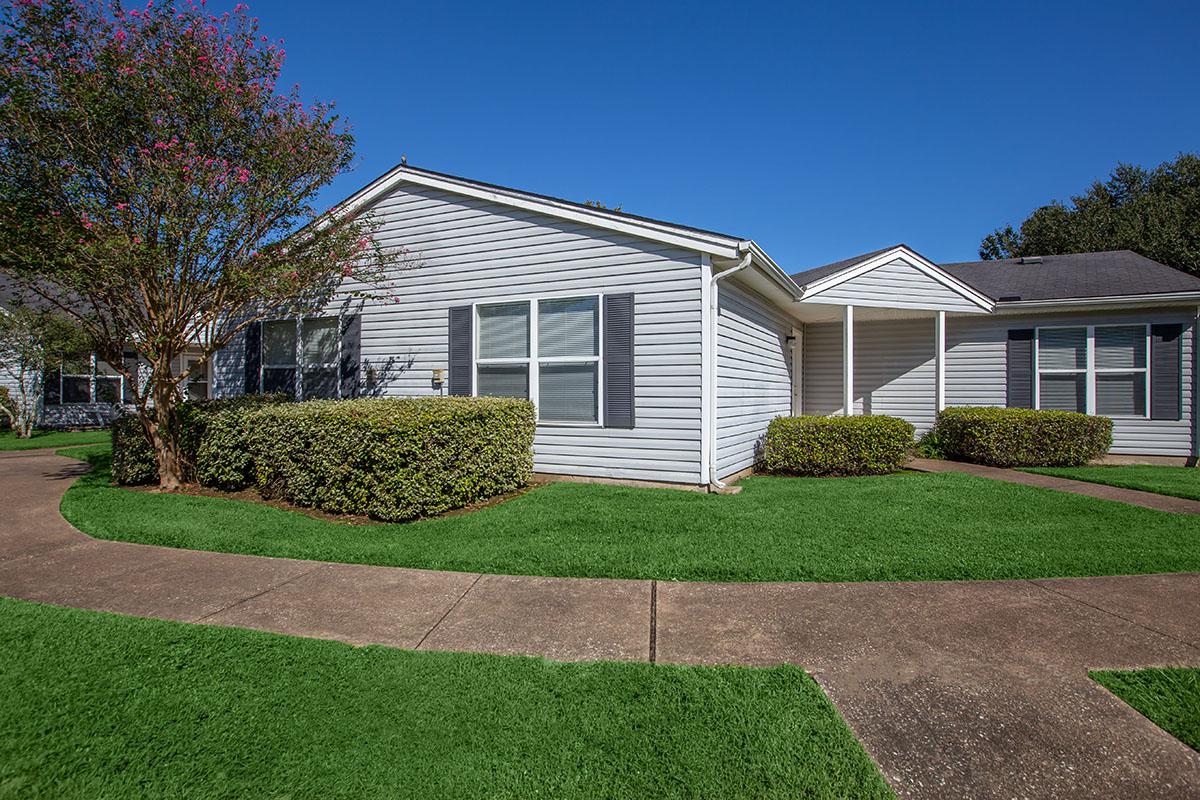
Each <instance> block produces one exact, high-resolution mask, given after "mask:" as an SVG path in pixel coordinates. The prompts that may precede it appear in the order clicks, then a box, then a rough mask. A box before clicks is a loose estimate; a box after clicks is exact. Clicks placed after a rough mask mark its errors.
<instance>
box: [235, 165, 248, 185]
mask: <svg viewBox="0 0 1200 800" xmlns="http://www.w3.org/2000/svg"><path fill="white" fill-rule="evenodd" d="M237 179H238V183H246V182H247V181H249V180H250V170H248V169H246V168H245V167H239V168H238V171H237Z"/></svg>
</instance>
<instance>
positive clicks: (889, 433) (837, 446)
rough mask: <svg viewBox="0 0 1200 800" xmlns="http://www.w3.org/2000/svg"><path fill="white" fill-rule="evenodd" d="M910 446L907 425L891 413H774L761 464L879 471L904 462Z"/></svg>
mask: <svg viewBox="0 0 1200 800" xmlns="http://www.w3.org/2000/svg"><path fill="white" fill-rule="evenodd" d="M912 448H913V426H912V425H910V424H909V423H907V422H905V421H904V420H902V419H897V418H896V417H888V416H883V415H880V416H862V417H816V416H802V417H776V418H775V419H773V420H771V424H770V425H769V426H768V427H767V440H766V446H765V448H764V452H763V466H764V468H765V469H766V470H767V471H768V472H775V473H780V474H784V475H816V476H827V475H828V476H834V475H842V476H845V475H885V474H887V473H889V472H895V471H897V470H899V469H900V468H901V467H902V466H904V463H905V462H906V461H908V458H909V455H910V454H911V452H912Z"/></svg>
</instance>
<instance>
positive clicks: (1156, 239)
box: [979, 153, 1200, 274]
mask: <svg viewBox="0 0 1200 800" xmlns="http://www.w3.org/2000/svg"><path fill="white" fill-rule="evenodd" d="M1099 250H1135V251H1137V252H1139V253H1141V254H1142V255H1144V256H1147V257H1148V258H1152V259H1154V260H1155V261H1161V262H1162V263H1164V264H1169V265H1170V266H1172V267H1175V268H1177V269H1181V270H1184V271H1185V272H1191V273H1193V274H1200V157H1198V156H1196V155H1194V154H1190V153H1189V154H1183V155H1181V156H1179V158H1177V159H1176V160H1175V161H1172V162H1167V163H1164V164H1160V165H1159V166H1157V167H1155V168H1154V169H1153V170H1145V169H1143V168H1141V167H1138V166H1133V165H1131V164H1120V165H1118V166H1117V168H1116V169H1114V170H1113V171H1112V174H1110V175H1109V177H1108V180H1106V181H1103V182H1101V181H1097V182H1096V183H1093V184H1092V186H1091V187H1090V188H1089V189H1088V190H1087V192H1085V193H1084V194H1082V195H1078V196H1075V197H1072V198H1071V205H1069V206H1067V205H1063V204H1062V203H1059V202H1057V201H1056V202H1054V203H1051V204H1050V205H1047V206H1042V207H1041V208H1039V209H1037V210H1036V211H1034V212H1033V213H1032V214H1030V215H1029V218H1028V219H1026V220H1025V221H1024V222H1022V223H1021V226H1020V229H1019V230H1014V229H1013V228H1012V226H1011V225H1009V226H1006V227H1004V228H998V229H996V230H995V231H994V232H993V233H991V234H989V235H988V236H987V237H985V238H984V240H983V243H982V244H981V245H980V246H979V256H980V258H984V259H996V258H1018V257H1020V256H1039V255H1041V256H1048V255H1057V254H1061V253H1083V252H1095V251H1099Z"/></svg>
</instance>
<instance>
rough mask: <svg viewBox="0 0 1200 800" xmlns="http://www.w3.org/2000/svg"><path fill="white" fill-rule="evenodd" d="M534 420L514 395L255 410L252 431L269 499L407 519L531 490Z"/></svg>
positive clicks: (259, 479)
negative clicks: (510, 493)
mask: <svg viewBox="0 0 1200 800" xmlns="http://www.w3.org/2000/svg"><path fill="white" fill-rule="evenodd" d="M534 419H535V417H534V408H533V404H532V403H530V402H528V401H526V400H512V399H506V398H489V397H434V398H412V399H363V400H342V401H330V400H314V401H311V402H305V403H296V404H292V405H282V406H274V407H270V408H263V409H259V410H257V411H254V412H252V413H250V414H249V415H247V417H246V428H247V430H248V441H249V446H250V452H251V454H252V456H253V460H254V468H255V473H256V480H257V485H258V489H259V492H260V493H261V494H262V495H263V496H264V497H267V498H279V499H282V500H286V501H288V502H290V503H294V504H296V505H300V506H309V507H312V508H318V509H320V510H322V511H327V512H330V513H334V514H365V515H367V516H369V517H372V518H374V519H379V520H384V521H388V522H399V521H404V520H410V519H416V518H418V517H427V516H432V515H434V514H440V513H442V512H445V511H449V510H451V509H454V508H461V507H463V506H467V505H470V504H472V503H476V502H479V501H482V500H486V499H488V498H490V497H495V496H496V495H500V494H504V493H505V492H510V491H513V490H514V489H517V488H519V487H521V486H523V485H525V484H526V483H527V482H528V480H529V477H530V475H531V473H532V471H533V434H534Z"/></svg>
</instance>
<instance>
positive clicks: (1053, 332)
mask: <svg viewBox="0 0 1200 800" xmlns="http://www.w3.org/2000/svg"><path fill="white" fill-rule="evenodd" d="M1037 344H1038V384H1039V392H1038V407H1039V408H1046V409H1055V410H1058V411H1079V412H1081V413H1083V412H1086V411H1087V328H1041V329H1039V330H1038V336H1037Z"/></svg>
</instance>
